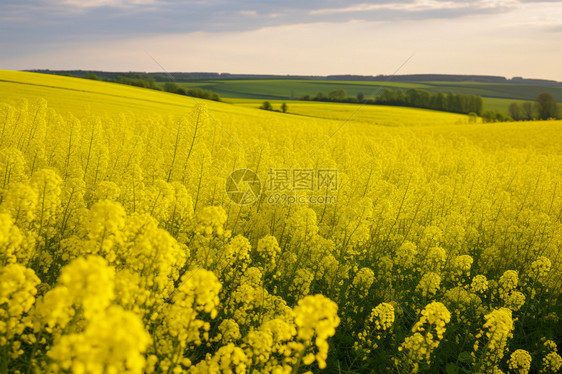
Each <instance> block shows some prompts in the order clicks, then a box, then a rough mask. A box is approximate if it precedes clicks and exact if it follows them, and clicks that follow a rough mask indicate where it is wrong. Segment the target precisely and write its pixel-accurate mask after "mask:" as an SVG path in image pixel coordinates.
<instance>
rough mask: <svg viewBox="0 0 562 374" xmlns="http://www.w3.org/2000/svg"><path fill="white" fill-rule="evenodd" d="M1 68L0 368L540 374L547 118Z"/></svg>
mask: <svg viewBox="0 0 562 374" xmlns="http://www.w3.org/2000/svg"><path fill="white" fill-rule="evenodd" d="M288 104H289V111H288V112H289V113H287V114H283V113H276V112H267V111H262V110H258V109H255V106H252V105H249V104H245V105H234V104H227V103H216V102H203V101H194V100H192V99H191V98H187V97H185V96H179V95H172V94H167V93H162V92H156V91H150V90H145V89H139V88H133V87H128V86H122V85H117V84H110V83H104V82H94V81H87V80H80V79H75V78H67V77H55V76H47V75H40V74H32V73H22V72H8V71H0V373H43V372H54V373H77V374H82V373H184V372H185V373H278V374H281V373H287V374H289V373H306V372H325V373H326V372H332V373H372V372H378V373H415V372H418V373H445V372H446V373H450V374H454V373H459V374H460V373H500V372H506V373H528V372H533V373H539V372H540V373H555V372H559V371H560V368H561V366H562V358H561V357H560V349H559V348H558V346H557V344H561V343H562V323H561V322H560V318H561V317H562V298H561V295H562V259H561V256H560V254H561V250H562V139H561V137H562V121H545V122H533V123H530V122H529V123H525V122H519V123H502V124H482V123H469V121H468V118H467V117H466V116H463V115H455V114H446V113H436V112H431V111H427V110H416V109H403V108H397V107H393V108H388V107H377V106H365V107H364V108H361V109H360V111H359V112H357V114H356V116H354V118H352V119H351V120H350V121H347V122H345V121H346V120H347V118H348V117H349V115H351V113H353V111H354V110H356V109H357V106H356V105H355V106H354V105H339V104H321V103H297V102H295V103H292V102H289V103H288Z"/></svg>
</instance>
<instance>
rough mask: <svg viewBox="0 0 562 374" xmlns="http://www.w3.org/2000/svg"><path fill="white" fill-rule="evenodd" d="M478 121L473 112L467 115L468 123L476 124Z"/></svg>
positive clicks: (476, 115)
mask: <svg viewBox="0 0 562 374" xmlns="http://www.w3.org/2000/svg"><path fill="white" fill-rule="evenodd" d="M477 121H478V114H476V113H474V112H470V113H468V123H476V122H477Z"/></svg>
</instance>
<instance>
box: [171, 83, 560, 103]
mask: <svg viewBox="0 0 562 374" xmlns="http://www.w3.org/2000/svg"><path fill="white" fill-rule="evenodd" d="M162 85H163V83H162ZM180 86H182V87H184V88H185V87H200V88H203V89H208V90H212V91H215V92H217V93H219V94H220V95H221V96H222V97H225V98H246V99H264V100H265V99H266V100H275V99H278V100H283V99H291V98H293V99H296V98H301V97H302V96H304V95H316V94H317V93H318V92H323V93H328V92H330V91H331V90H334V89H344V90H346V91H347V93H348V95H350V96H356V95H357V94H358V93H359V92H361V93H363V94H364V95H365V96H367V97H368V96H372V95H374V94H376V93H377V92H378V91H380V90H381V88H384V87H389V88H394V89H396V88H402V89H409V88H419V89H425V90H428V91H430V92H449V91H451V92H455V93H464V94H472V95H479V96H482V97H485V98H499V99H510V100H534V99H535V98H536V97H537V95H538V94H540V93H541V92H545V91H546V92H550V93H552V94H553V95H554V98H555V99H556V100H557V101H558V102H562V87H556V86H539V85H523V84H511V83H510V84H507V83H476V82H416V83H402V82H392V81H389V82H346V81H317V80H298V79H271V80H259V79H256V80H194V81H192V82H187V83H180Z"/></svg>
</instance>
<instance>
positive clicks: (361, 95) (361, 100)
mask: <svg viewBox="0 0 562 374" xmlns="http://www.w3.org/2000/svg"><path fill="white" fill-rule="evenodd" d="M363 99H365V95H363V92H358V93H357V101H359V102H363Z"/></svg>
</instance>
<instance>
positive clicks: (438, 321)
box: [396, 301, 451, 373]
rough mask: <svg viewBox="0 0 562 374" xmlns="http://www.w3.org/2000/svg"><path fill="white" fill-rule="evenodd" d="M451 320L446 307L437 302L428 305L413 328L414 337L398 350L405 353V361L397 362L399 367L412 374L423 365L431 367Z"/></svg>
mask: <svg viewBox="0 0 562 374" xmlns="http://www.w3.org/2000/svg"><path fill="white" fill-rule="evenodd" d="M450 320H451V314H450V313H449V311H448V310H447V308H446V307H445V305H443V304H441V303H440V302H437V301H434V302H432V303H430V304H428V305H427V306H426V307H425V308H424V309H423V311H422V312H421V317H420V319H419V320H418V321H417V322H416V324H415V325H414V327H412V335H410V336H408V337H406V339H405V340H404V342H403V343H402V345H400V347H399V348H398V350H399V351H400V352H403V353H404V360H403V361H400V360H397V362H396V363H397V365H398V366H405V367H407V368H409V369H410V370H411V372H412V373H417V372H418V370H419V368H420V364H421V363H424V362H425V363H426V364H427V365H429V364H430V363H431V360H430V359H431V354H432V352H433V351H434V350H435V348H437V347H438V346H439V343H440V342H441V340H442V339H443V334H444V333H445V331H446V328H445V326H446V325H447V324H448V323H449V321H450Z"/></svg>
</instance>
